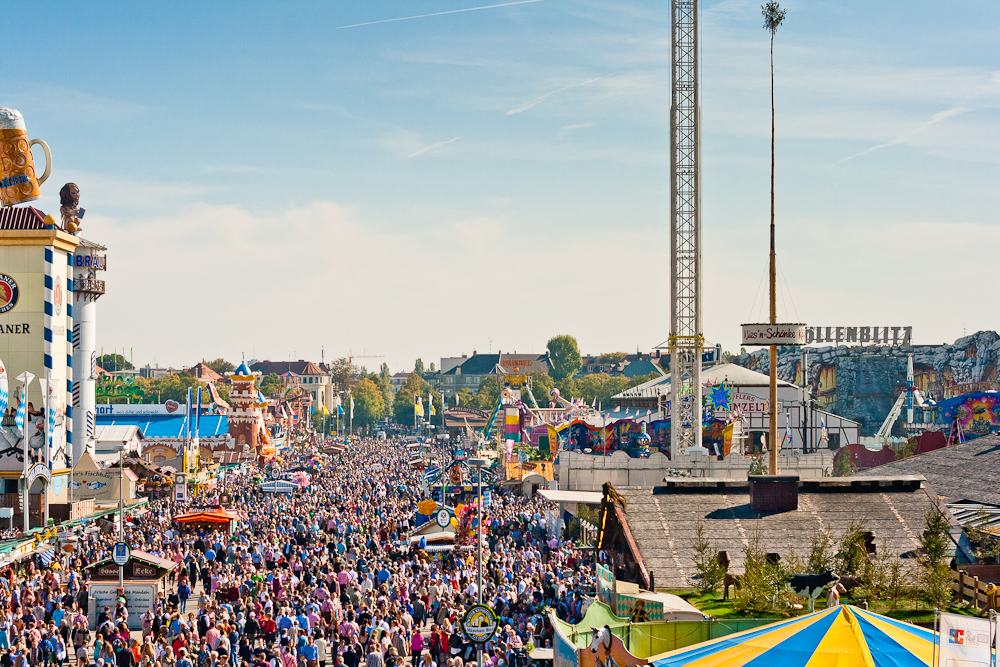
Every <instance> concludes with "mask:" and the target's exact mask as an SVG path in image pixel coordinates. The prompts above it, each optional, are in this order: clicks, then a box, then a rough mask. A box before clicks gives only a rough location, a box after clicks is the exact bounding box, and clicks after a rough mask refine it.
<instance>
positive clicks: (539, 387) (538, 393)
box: [531, 373, 556, 408]
mask: <svg viewBox="0 0 1000 667" xmlns="http://www.w3.org/2000/svg"><path fill="white" fill-rule="evenodd" d="M555 386H556V383H555V381H553V379H552V376H551V375H549V374H548V373H532V374H531V393H532V395H533V396H534V397H535V400H536V401H538V405H539V406H541V407H543V408H544V407H549V408H552V407H556V406H554V405H549V403H550V401H549V391H551V390H552V389H553V388H554V387H555Z"/></svg>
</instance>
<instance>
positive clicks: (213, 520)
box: [174, 507, 240, 535]
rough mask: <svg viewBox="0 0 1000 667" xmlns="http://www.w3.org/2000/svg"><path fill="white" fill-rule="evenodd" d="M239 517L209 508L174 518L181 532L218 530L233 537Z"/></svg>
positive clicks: (223, 510) (222, 510) (215, 508)
mask: <svg viewBox="0 0 1000 667" xmlns="http://www.w3.org/2000/svg"><path fill="white" fill-rule="evenodd" d="M239 518H240V517H239V515H238V514H237V513H236V512H233V511H231V510H227V509H224V508H222V507H214V508H207V509H204V510H198V511H195V512H188V513H187V514H178V515H177V516H175V517H174V523H176V524H177V525H178V526H179V527H180V529H181V530H199V529H205V530H218V531H221V532H224V533H226V534H227V535H232V534H233V531H234V530H235V529H236V523H237V522H238V521H239Z"/></svg>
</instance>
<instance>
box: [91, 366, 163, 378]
mask: <svg viewBox="0 0 1000 667" xmlns="http://www.w3.org/2000/svg"><path fill="white" fill-rule="evenodd" d="M99 370H100V372H101V373H104V372H105V371H104V369H99ZM176 372H177V371H175V370H174V369H173V368H153V367H151V366H144V367H143V368H140V369H139V377H141V378H146V379H147V380H156V379H159V378H161V377H163V376H164V375H173V374H174V373H176Z"/></svg>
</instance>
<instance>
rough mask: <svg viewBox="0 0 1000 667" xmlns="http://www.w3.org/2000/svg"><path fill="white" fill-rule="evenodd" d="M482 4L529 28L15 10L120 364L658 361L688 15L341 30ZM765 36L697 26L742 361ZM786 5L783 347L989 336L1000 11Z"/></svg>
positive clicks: (314, 10)
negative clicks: (832, 329)
mask: <svg viewBox="0 0 1000 667" xmlns="http://www.w3.org/2000/svg"><path fill="white" fill-rule="evenodd" d="M487 4H506V3H489V2H479V3H477V2H460V1H458V0H438V1H434V2H430V1H420V2H364V3H360V2H353V3H347V2H339V3H332V2H313V3H306V2H286V3H252V2H240V3H222V2H219V3H182V2H174V3H160V4H159V5H156V4H153V3H146V4H140V3H133V4H128V5H122V4H121V3H105V2H95V3H87V4H85V5H81V4H70V3H61V4H53V3H47V4H33V5H29V6H25V7H23V8H22V10H21V11H22V14H23V17H22V20H23V23H24V25H25V26H35V27H34V28H32V29H30V30H27V31H26V32H25V33H24V35H25V37H24V40H25V43H24V45H23V46H24V48H23V50H22V51H20V53H21V56H18V58H17V60H16V62H15V61H14V60H8V61H7V62H5V63H4V67H3V73H4V77H3V78H2V80H0V104H3V105H6V106H13V107H15V108H17V109H19V110H20V111H21V112H22V113H23V114H24V116H25V119H26V122H27V125H28V131H29V134H31V135H32V136H33V137H35V136H37V137H41V138H43V139H45V140H46V141H48V143H49V145H50V146H51V147H52V150H53V153H54V159H55V171H54V173H53V176H52V180H51V181H50V182H49V183H48V184H46V187H45V188H44V191H45V199H44V200H43V201H42V202H41V204H40V207H41V208H42V209H44V210H46V211H56V210H57V208H58V204H57V193H58V189H59V186H61V184H62V183H64V182H66V181H71V180H72V181H74V182H76V183H78V184H79V185H80V187H81V189H82V191H83V196H82V204H83V206H85V207H86V208H88V214H87V217H86V219H85V226H84V235H85V236H87V237H88V238H91V239H93V240H95V241H99V242H103V243H105V244H106V245H107V246H108V247H109V271H108V275H107V278H108V281H109V282H108V285H109V287H108V294H107V295H106V296H105V297H103V298H102V300H101V302H100V306H101V307H100V320H99V327H98V339H99V341H100V344H101V345H102V346H103V347H104V348H105V349H111V348H114V347H118V348H121V347H123V346H124V347H131V348H134V350H135V356H136V360H137V361H141V362H143V363H145V362H153V361H154V359H155V361H157V362H159V363H160V364H164V365H182V364H190V363H193V362H194V361H196V360H198V359H200V358H201V357H207V358H214V357H216V356H225V357H228V358H231V359H236V358H239V356H240V355H241V354H244V353H245V354H246V356H247V358H251V357H257V358H268V357H269V358H272V359H285V358H289V357H292V358H312V359H317V358H318V357H319V356H320V348H321V346H323V347H325V350H326V356H327V358H329V357H331V356H341V355H344V354H346V353H347V352H348V350H353V351H354V352H355V353H357V352H359V351H360V350H363V349H367V350H368V352H369V353H378V354H383V355H386V360H387V361H388V362H389V364H390V367H391V368H392V369H393V370H401V369H404V368H406V369H409V368H412V361H413V359H414V358H415V357H417V356H421V357H423V358H424V360H425V361H428V360H431V359H437V358H438V357H440V356H443V355H452V354H460V353H463V352H465V353H471V352H472V351H473V350H479V351H484V350H487V349H492V350H493V351H496V350H505V351H514V350H517V351H522V352H523V351H531V350H541V349H542V347H543V346H544V343H545V341H546V340H547V339H548V337H550V336H551V335H555V334H559V333H572V334H574V335H575V336H577V338H578V339H579V340H580V343H581V347H582V348H583V349H584V351H587V352H602V351H609V350H614V349H632V348H635V347H636V346H638V347H640V348H643V349H648V348H650V347H651V346H653V345H656V344H658V343H660V342H661V341H663V340H665V339H666V338H667V336H668V334H669V326H670V322H669V283H668V280H669V247H668V243H669V233H668V232H669V219H668V216H669V208H668V198H667V194H668V192H669V155H668V147H669V137H668V116H667V112H668V106H669V98H670V82H669V58H670V53H669V43H670V42H669V4H668V3H666V2H656V3H654V2H589V1H575V0H540V1H536V2H522V3H519V4H510V5H507V6H499V7H492V8H489V9H481V10H476V11H464V12H456V13H450V14H441V15H437V16H428V17H424V18H416V19H411V20H402V21H392V22H385V23H373V24H370V25H359V26H356V27H342V26H351V25H354V24H358V23H368V22H373V21H383V20H386V19H395V18H402V17H407V16H415V15H422V14H431V13H438V12H449V11H453V10H459V9H469V8H475V7H481V6H483V5H487ZM759 4H760V3H759V2H743V1H742V0H723V1H721V2H705V3H704V4H703V5H702V43H703V56H702V86H703V95H702V113H703V154H702V155H703V162H704V176H703V186H704V194H703V211H704V212H703V224H704V232H703V246H704V250H703V252H704V276H703V281H704V320H705V335H706V337H707V338H708V340H710V341H712V342H720V343H722V344H723V346H724V347H726V348H727V349H735V347H736V346H738V337H739V324H740V323H741V322H745V321H749V320H756V319H757V318H758V317H759V314H760V313H761V310H760V306H761V296H762V294H763V292H762V291H761V289H762V288H761V287H760V284H761V276H762V273H763V271H764V270H765V268H766V261H767V256H766V253H767V220H768V179H769V99H768V43H767V34H766V33H765V31H764V30H762V28H761V20H760V9H759ZM783 5H785V6H787V8H788V18H787V21H786V24H785V25H784V26H782V27H781V29H780V30H779V32H778V36H777V40H776V48H775V67H776V77H777V78H776V95H777V106H778V111H777V125H778V139H777V151H778V157H777V169H778V177H777V178H778V186H777V224H778V252H779V262H780V266H781V269H782V273H783V275H784V277H785V279H786V282H787V288H783V289H782V293H783V299H782V300H781V301H779V315H780V316H782V317H783V318H787V319H789V320H793V321H804V322H807V323H809V324H815V325H825V326H831V325H832V326H837V325H841V326H848V325H851V326H854V325H883V326H895V325H912V326H913V327H914V339H915V342H920V343H940V342H944V341H946V340H947V341H951V340H953V339H954V338H956V337H958V336H960V335H962V332H963V330H967V331H969V332H972V331H975V330H977V329H984V328H989V329H996V328H997V326H998V315H1000V308H998V307H997V305H996V299H995V298H994V297H993V295H992V292H993V291H994V290H993V289H992V287H991V286H992V285H993V284H995V279H996V275H997V274H996V252H997V248H998V247H1000V223H998V219H997V208H998V203H1000V194H998V193H1000V190H998V188H997V180H998V176H1000V165H998V162H1000V158H998V156H1000V129H998V128H1000V122H998V121H1000V55H998V54H1000V50H998V49H997V44H998V43H1000V21H998V14H997V11H996V4H995V2H993V1H992V0H983V1H980V2H975V1H968V2H958V3H956V4H955V5H954V6H952V7H950V13H948V14H942V10H941V7H940V4H939V3H935V2H930V1H925V0H917V1H914V2H906V3H903V2H890V3H871V2H869V1H867V0H848V1H845V2H839V3H827V2H799V1H794V2H791V1H790V2H787V3H783ZM10 57H11V56H10V55H8V58H10ZM979 285H984V286H985V289H984V288H983V287H978V286H979ZM755 294H756V295H757V296H756V297H755ZM763 312H764V313H765V314H766V309H765V310H764V311H763ZM373 362H374V363H378V360H371V361H370V362H369V364H370V365H371V364H372V363H373Z"/></svg>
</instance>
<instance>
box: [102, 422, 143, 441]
mask: <svg viewBox="0 0 1000 667" xmlns="http://www.w3.org/2000/svg"><path fill="white" fill-rule="evenodd" d="M136 435H138V436H139V437H140V438H142V429H141V428H139V426H138V425H136V424H98V425H97V426H95V427H94V440H96V441H97V442H128V441H129V440H131V439H132V438H134V437H135V436H136Z"/></svg>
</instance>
